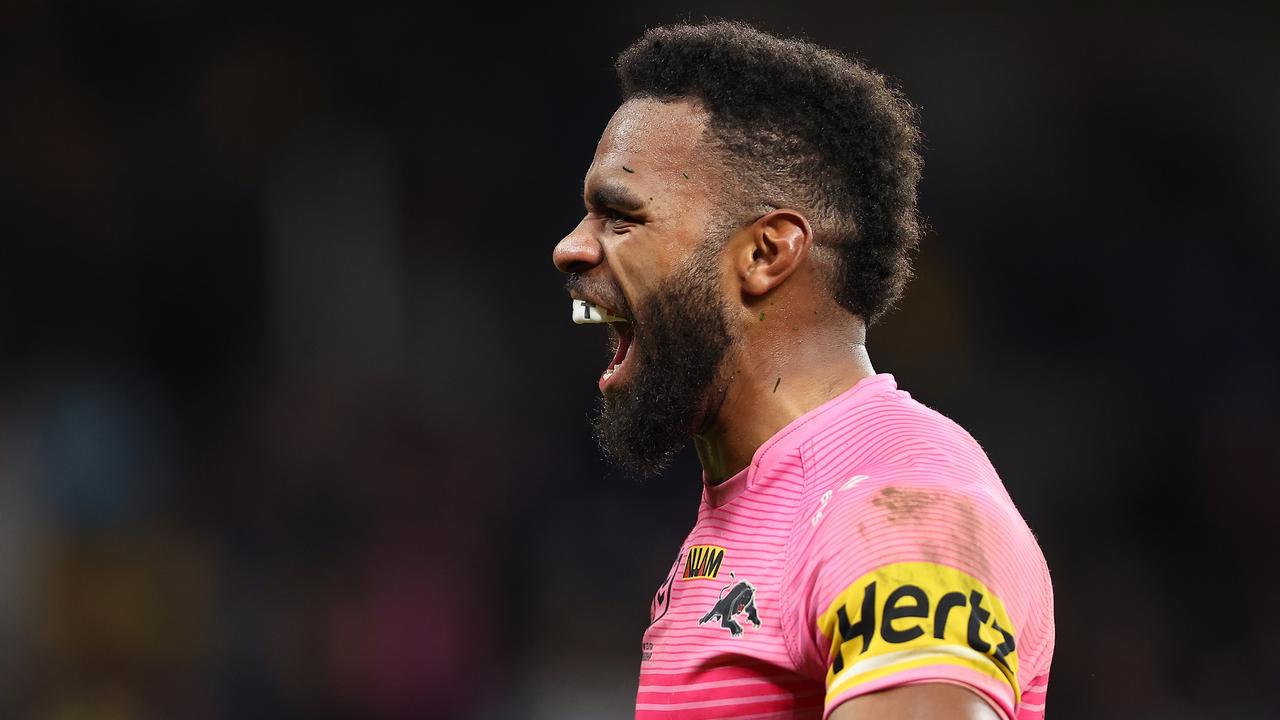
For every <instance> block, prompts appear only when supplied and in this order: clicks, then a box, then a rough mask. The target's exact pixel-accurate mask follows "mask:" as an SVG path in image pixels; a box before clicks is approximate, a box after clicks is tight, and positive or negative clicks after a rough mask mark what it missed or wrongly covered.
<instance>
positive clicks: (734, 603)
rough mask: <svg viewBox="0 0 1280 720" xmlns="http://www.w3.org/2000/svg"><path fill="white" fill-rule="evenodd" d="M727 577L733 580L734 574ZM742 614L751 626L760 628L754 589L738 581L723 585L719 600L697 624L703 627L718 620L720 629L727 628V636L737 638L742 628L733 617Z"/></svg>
mask: <svg viewBox="0 0 1280 720" xmlns="http://www.w3.org/2000/svg"><path fill="white" fill-rule="evenodd" d="M729 577H730V578H734V574H733V573H729ZM734 579H736V578H734ZM731 588H732V589H731ZM726 590H728V591H729V592H728V594H725V591H726ZM744 612H745V613H746V614H747V620H749V621H751V624H752V625H755V626H756V627H757V628H758V627H760V613H759V612H757V611H756V587H755V586H754V585H752V584H751V583H749V582H747V581H746V580H739V581H738V583H737V584H736V585H732V586H729V585H725V586H724V587H723V588H721V589H720V599H719V600H718V601H717V602H716V604H715V607H713V608H711V612H709V613H707V614H706V615H703V616H702V619H701V620H699V621H698V624H699V625H705V624H707V623H709V622H711V621H712V620H715V619H717V618H719V620H720V627H722V628H727V629H728V630H729V634H731V635H733V637H738V636H739V635H741V634H742V626H741V625H739V624H738V622H737V621H736V620H734V617H736V616H737V615H738V614H740V613H744Z"/></svg>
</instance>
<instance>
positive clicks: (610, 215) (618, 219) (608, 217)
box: [600, 208, 640, 229]
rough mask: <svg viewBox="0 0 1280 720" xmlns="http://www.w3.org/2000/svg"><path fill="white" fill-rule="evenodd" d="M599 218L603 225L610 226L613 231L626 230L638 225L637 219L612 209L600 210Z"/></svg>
mask: <svg viewBox="0 0 1280 720" xmlns="http://www.w3.org/2000/svg"><path fill="white" fill-rule="evenodd" d="M600 217H602V218H604V221H605V224H607V225H610V226H612V227H613V228H614V229H618V228H626V227H630V226H632V225H639V224H640V220H639V219H638V218H636V217H634V216H631V215H628V214H626V213H624V212H622V211H620V210H615V209H613V208H603V209H601V210H600Z"/></svg>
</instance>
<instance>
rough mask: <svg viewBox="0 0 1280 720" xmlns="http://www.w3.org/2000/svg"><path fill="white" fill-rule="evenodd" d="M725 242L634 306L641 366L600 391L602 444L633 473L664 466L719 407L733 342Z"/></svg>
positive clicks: (705, 248)
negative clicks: (722, 269) (725, 292)
mask: <svg viewBox="0 0 1280 720" xmlns="http://www.w3.org/2000/svg"><path fill="white" fill-rule="evenodd" d="M721 246H722V243H717V242H712V241H704V242H703V243H702V244H701V245H700V246H699V247H698V249H697V250H695V251H694V253H693V255H692V256H691V257H690V258H689V261H688V262H686V263H685V264H684V265H683V266H682V267H681V268H680V270H678V271H677V272H676V273H674V274H673V275H672V277H670V278H668V279H666V280H664V281H662V282H661V283H660V284H659V285H658V288H657V289H656V290H655V291H654V292H653V293H652V295H651V296H650V297H649V299H648V300H647V301H645V302H643V303H637V305H636V307H635V308H634V310H635V311H636V312H635V314H634V315H632V316H631V319H632V329H633V332H634V340H633V342H632V346H631V350H630V352H632V353H636V356H635V357H632V358H630V359H629V360H628V362H636V367H635V370H636V371H637V372H634V374H633V376H632V377H631V378H630V379H629V382H628V383H627V384H626V385H625V386H623V387H621V388H619V389H618V390H617V391H615V392H613V393H610V394H607V395H602V396H601V399H600V405H599V409H598V411H597V412H596V414H595V416H594V417H593V418H592V425H593V428H594V430H595V437H596V441H597V442H598V443H599V444H600V449H601V450H602V451H603V452H604V454H605V456H606V457H607V458H608V459H609V460H610V461H611V462H612V463H613V464H614V465H616V466H618V467H619V468H620V469H622V470H623V471H624V472H627V473H628V474H630V475H634V476H637V477H642V478H644V477H651V476H654V475H657V474H659V473H661V472H662V471H663V470H665V469H666V468H667V466H668V465H669V464H670V462H671V459H672V457H674V456H675V454H676V452H677V451H678V450H679V449H680V448H681V447H683V446H684V444H685V443H687V442H688V441H689V439H690V438H692V437H693V435H694V434H695V433H697V432H699V431H700V430H702V429H703V427H704V426H705V424H706V422H707V421H708V420H709V419H710V415H711V413H712V411H713V410H714V405H715V404H716V401H717V398H718V397H719V394H720V393H717V392H716V386H717V384H718V383H717V382H716V381H717V376H718V375H719V372H720V367H721V365H722V364H723V362H724V358H725V356H726V355H727V354H728V352H729V349H730V347H731V345H732V336H731V335H730V332H729V323H728V320H727V318H726V314H725V309H724V306H723V304H722V302H723V301H722V299H721V294H720V278H719V264H718V262H717V260H718V256H719V251H720V249H721Z"/></svg>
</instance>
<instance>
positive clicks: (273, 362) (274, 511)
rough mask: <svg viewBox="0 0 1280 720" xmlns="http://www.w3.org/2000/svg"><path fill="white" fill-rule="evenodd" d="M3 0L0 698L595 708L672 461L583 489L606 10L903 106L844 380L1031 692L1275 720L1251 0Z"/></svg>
mask: <svg viewBox="0 0 1280 720" xmlns="http://www.w3.org/2000/svg"><path fill="white" fill-rule="evenodd" d="M941 7H943V6H939V8H938V9H930V8H929V7H928V6H915V7H912V8H908V9H899V10H889V9H885V8H876V7H865V8H858V7H855V6H853V5H846V4H840V5H839V6H837V5H836V4H833V5H832V7H831V8H826V9H819V8H810V9H799V8H790V9H788V10H786V11H785V12H784V10H782V9H780V8H778V7H776V6H775V5H772V4H767V3H753V4H748V5H742V4H727V3H725V4H706V5H702V6H697V7H694V8H692V9H690V8H689V7H688V6H687V5H686V6H677V5H676V4H674V3H663V2H659V3H649V4H645V5H644V6H643V7H636V8H626V7H613V6H610V7H608V8H604V7H601V6H593V7H591V8H590V9H584V10H583V11H582V12H577V13H573V14H568V13H566V14H555V15H551V14H546V15H544V14H540V12H538V11H535V10H534V9H533V8H530V9H527V10H523V11H521V10H516V11H512V14H508V15H502V16H499V15H496V14H494V11H493V10H492V8H489V7H475V8H471V9H466V8H458V7H455V8H451V9H441V8H432V7H429V6H428V5H427V4H417V5H415V6H413V8H415V9H408V8H410V6H409V5H408V4H406V5H403V6H401V5H395V6H386V7H366V6H365V5H363V4H359V3H338V4H333V5H316V4H306V5H296V6H293V7H288V8H284V7H282V8H279V9H274V10H268V9H263V6H261V5H260V4H258V5H254V4H250V5H249V6H246V7H244V8H242V9H239V10H232V9H228V8H227V7H226V6H225V5H224V4H222V3H211V2H202V1H200V0H182V1H180V2H147V1H143V0H137V1H134V2H113V3H98V4H79V3H77V4H70V3H68V4H60V3H52V2H40V1H38V0H17V1H16V2H8V3H3V4H0V87H3V88H4V96H3V100H2V101H0V716H3V717H14V718H51V719H57V720H63V719H66V720H73V719H80V718H85V719H98V718H101V719H104V720H135V719H142V718H177V717H181V718H196V719H198V718H268V717H269V718H304V717H305V718H460V719H462V720H475V719H482V718H515V717H521V718H538V719H547V720H576V719H582V720H600V719H606V718H624V717H630V716H631V713H632V702H633V697H634V691H635V678H636V673H637V668H638V660H639V655H640V648H639V641H640V634H641V632H642V631H643V628H644V625H645V623H646V621H647V615H646V613H647V609H648V604H649V600H650V597H651V595H652V593H653V591H654V589H655V588H656V587H657V584H658V582H659V581H660V579H661V577H662V575H663V574H664V573H665V571H666V569H667V568H668V567H669V565H670V562H671V560H672V557H673V555H674V553H675V552H676V550H677V549H678V547H679V543H680V542H681V540H682V539H683V536H684V533H685V532H686V531H687V530H688V528H689V527H690V526H691V524H692V521H693V518H694V513H695V510H696V504H697V499H698V494H699V492H700V489H699V484H698V477H699V476H698V469H697V466H696V462H695V461H694V459H693V458H692V456H685V457H682V458H681V459H680V461H679V463H678V464H677V466H676V467H675V468H674V469H673V470H672V471H671V472H669V473H668V474H667V475H666V476H665V477H663V478H660V479H657V480H654V481H649V482H646V483H638V482H636V481H634V480H631V479H628V478H626V477H623V476H621V475H619V474H618V473H617V472H615V471H611V470H610V469H609V468H607V467H606V466H605V465H604V464H603V463H602V461H601V460H600V459H599V456H598V452H597V450H596V448H595V445H594V442H593V441H592V439H591V437H590V430H589V425H588V422H587V415H588V413H589V412H590V409H591V407H592V406H593V403H594V401H595V395H596V393H597V391H596V389H595V378H596V376H597V375H598V374H599V372H600V370H601V369H602V367H603V365H604V364H605V362H606V360H607V357H606V353H605V348H604V346H605V339H604V333H603V332H602V331H599V330H598V329H592V328H584V327H576V326H573V325H572V324H571V323H570V322H569V303H568V300H567V296H566V295H565V293H564V291H563V285H562V279H561V278H560V277H559V276H558V274H557V273H556V271H555V270H554V268H553V267H552V265H551V261H550V253H551V248H552V246H553V245H554V243H555V242H556V241H557V240H558V239H559V238H560V237H561V236H562V235H563V234H564V233H565V232H566V231H568V230H569V229H570V228H571V227H572V226H573V225H574V224H575V223H576V221H577V219H578V218H579V217H580V215H581V213H582V210H581V199H580V189H581V179H582V175H583V173H584V172H585V170H586V166H587V164H588V163H589V159H590V156H591V152H592V150H593V148H594V145H595V142H596V139H597V138H598V137H599V132H600V130H601V129H602V128H603V126H604V123H605V121H606V120H607V118H608V117H609V115H610V114H611V113H612V111H613V109H614V107H615V106H616V98H617V94H616V92H617V91H616V86H615V83H614V79H613V76H612V68H611V63H612V59H613V57H614V56H615V55H616V54H617V53H618V52H619V51H620V50H622V49H623V48H624V47H625V46H626V45H627V44H629V43H630V42H631V41H632V40H633V39H634V38H635V37H637V36H638V35H639V33H640V32H641V31H642V30H643V29H644V28H645V27H646V26H652V25H656V24H660V23H663V22H669V21H673V20H678V19H682V18H699V17H702V16H704V15H713V16H724V15H731V16H733V17H737V18H741V19H747V20H754V21H757V22H759V23H760V24H761V26H762V27H765V28H766V29H770V30H773V31H778V32H783V33H797V32H798V33H805V34H808V35H809V36H810V37H812V38H813V39H814V40H816V41H818V42H820V43H823V44H827V45H832V46H835V47H838V48H842V49H844V50H846V51H849V52H854V53H857V54H860V55H862V56H863V57H865V58H867V60H868V61H869V62H870V64H872V65H873V66H874V67H877V68H879V69H881V70H882V71H884V72H886V73H887V74H889V75H890V76H892V77H894V78H896V79H897V81H898V83H899V84H900V86H901V87H902V88H903V89H904V90H905V92H906V93H907V95H908V96H909V97H910V98H911V99H912V100H913V101H914V102H915V103H917V104H918V105H919V106H920V107H921V108H922V118H923V126H924V129H925V133H926V136H927V147H926V150H925V161H926V170H925V179H924V182H923V185H922V188H921V193H922V196H921V197H922V209H923V212H924V213H925V215H926V217H927V219H928V222H929V225H930V232H929V233H928V234H927V236H926V238H925V240H924V242H923V245H922V251H921V254H920V257H919V260H918V263H917V269H918V273H917V278H916V279H915V280H914V281H913V283H912V284H911V286H910V287H909V288H908V291H907V294H906V297H905V300H904V302H903V303H902V304H901V305H900V307H899V309H898V310H897V311H896V312H894V313H893V314H891V315H890V316H889V317H888V318H887V319H886V320H885V321H884V322H883V323H882V324H881V325H880V326H878V327H876V328H873V330H872V332H871V335H870V338H869V347H870V350H871V356H872V359H873V361H874V362H875V364H876V367H877V369H878V370H880V371H882V372H883V371H887V372H892V373H894V375H895V376H896V377H897V379H898V381H899V383H900V385H902V386H903V387H904V388H905V389H907V390H909V391H911V392H912V393H913V395H915V396H916V397H918V398H919V399H921V400H923V401H924V402H925V403H926V404H929V405H931V406H933V407H935V408H938V409H939V410H941V411H942V412H944V413H946V414H947V415H949V416H951V417H953V418H954V419H956V420H957V421H958V422H960V423H961V424H962V425H964V426H965V427H966V428H967V429H969V430H970V431H971V432H972V433H973V434H974V436H975V437H976V438H977V439H978V440H979V441H980V442H981V443H982V444H983V445H984V446H985V448H986V449H987V451H988V452H989V454H990V455H991V457H992V459H993V461H994V463H995V465H996V467H997V468H998V469H999V470H1000V472H1001V475H1002V476H1003V478H1004V480H1005V483H1006V485H1007V486H1008V488H1009V490H1010V492H1011V494H1012V495H1013V497H1014V499H1015V500H1016V502H1017V503H1018V505H1019V507H1020V508H1021V510H1022V511H1023V513H1024V515H1025V516H1026V518H1027V519H1028V521H1029V523H1030V524H1031V526H1032V528H1034V530H1035V531H1036V533H1037V535H1038V537H1039V539H1040V541H1041V543H1042V545H1043V547H1044V550H1045V554H1046V556H1047V558H1048V561H1049V564H1050V567H1051V569H1052V572H1053V578H1054V583H1055V589H1056V593H1057V603H1056V604H1057V623H1058V646H1057V654H1056V657H1055V663H1054V669H1053V676H1052V685H1051V689H1050V696H1049V707H1050V716H1051V717H1054V718H1057V719H1059V720H1068V719H1070V718H1162V719H1168V718H1176V719H1181V718H1201V717H1204V718H1209V717H1233V718H1263V717H1276V716H1277V714H1278V713H1280V707H1278V706H1277V702H1276V700H1275V699H1274V689H1275V687H1276V681H1277V680H1278V679H1280V661H1278V660H1277V655H1276V653H1275V652H1274V648H1275V647H1276V646H1277V644H1280V623H1277V622H1276V620H1275V617H1276V609H1277V607H1280V574H1277V573H1276V572H1274V567H1275V565H1276V554H1275V547H1276V544H1275V541H1276V539H1277V538H1276V533H1275V526H1276V522H1275V520H1274V516H1275V513H1276V509H1277V507H1280V490H1278V489H1277V488H1278V487H1280V486H1278V484H1277V481H1278V480H1280V373H1278V372H1277V370H1278V368H1280V331H1278V330H1277V328H1278V323H1277V311H1278V310H1280V307H1277V304H1278V303H1277V295H1276V281H1277V279H1280V220H1278V218H1280V213H1277V212H1276V211H1275V207H1276V200H1277V198H1280V133H1278V132H1277V128H1280V93H1277V91H1276V83H1275V78H1276V74H1277V71H1280V49H1278V47H1280V46H1277V44H1276V43H1275V37H1274V28H1275V27H1276V26H1277V25H1276V20H1277V17H1276V16H1275V14H1271V15H1266V14H1263V11H1260V10H1259V11H1250V12H1247V13H1241V12H1227V11H1220V10H1215V11H1209V10H1200V11H1178V12H1168V13H1155V12H1146V13H1136V14H1129V13H1119V12H1115V13H1114V14H1113V13H1112V12H1111V11H1107V12H1106V13H1103V11H1101V10H1100V8H1101V6H1098V8H1099V9H1098V11H1097V13H1096V14H1090V15H1052V14H1040V13H1029V14H1028V13H1025V12H1024V13H1020V14H1003V13H994V12H960V11H955V10H944V9H940V8H941Z"/></svg>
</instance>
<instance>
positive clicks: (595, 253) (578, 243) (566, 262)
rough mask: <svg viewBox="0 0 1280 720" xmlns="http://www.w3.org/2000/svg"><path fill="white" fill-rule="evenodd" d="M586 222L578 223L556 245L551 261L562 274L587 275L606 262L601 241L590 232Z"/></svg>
mask: <svg viewBox="0 0 1280 720" xmlns="http://www.w3.org/2000/svg"><path fill="white" fill-rule="evenodd" d="M585 226H586V220H583V221H582V222H580V223H578V227H576V228H574V229H573V231H572V232H570V233H569V234H568V235H565V236H564V239H562V240H561V241H560V242H558V243H556V249H555V250H553V251H552V253H551V261H552V262H554V263H555V264H556V269H558V270H559V271H560V272H562V273H579V274H580V273H585V272H587V271H588V270H590V269H591V268H594V267H595V266H597V265H599V264H600V263H601V261H603V260H604V248H602V247H600V241H599V240H597V239H596V238H595V236H593V235H592V234H591V233H590V232H588V230H587V228H586V227H585Z"/></svg>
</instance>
